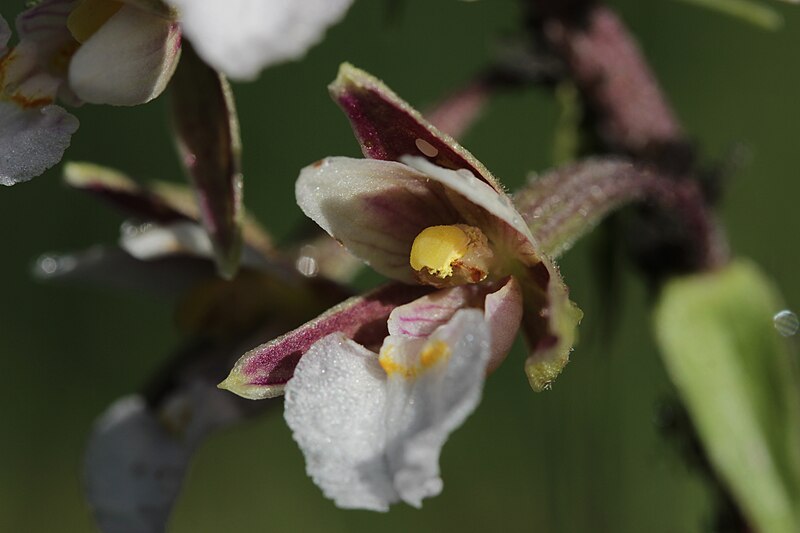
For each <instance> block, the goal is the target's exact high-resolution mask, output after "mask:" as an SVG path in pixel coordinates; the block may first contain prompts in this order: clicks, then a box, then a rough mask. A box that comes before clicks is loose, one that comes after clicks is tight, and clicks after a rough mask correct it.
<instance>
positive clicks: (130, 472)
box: [85, 384, 240, 533]
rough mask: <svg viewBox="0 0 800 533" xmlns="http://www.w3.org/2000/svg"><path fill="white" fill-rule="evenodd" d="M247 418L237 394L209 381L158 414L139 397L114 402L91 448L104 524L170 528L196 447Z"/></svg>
mask: <svg viewBox="0 0 800 533" xmlns="http://www.w3.org/2000/svg"><path fill="white" fill-rule="evenodd" d="M239 417H240V414H239V412H238V411H237V410H236V408H235V407H234V405H233V404H232V402H231V401H230V399H229V397H227V396H226V395H225V394H224V393H222V392H221V391H219V390H216V389H215V388H214V387H212V386H211V385H207V384H204V385H200V384H195V386H194V387H189V390H184V391H183V393H182V394H180V395H178V396H176V397H174V398H172V399H171V402H170V404H169V405H168V406H166V407H165V408H164V410H163V411H162V412H160V413H158V414H155V413H153V412H152V411H151V410H149V409H148V407H147V406H146V404H145V402H144V399H143V398H141V397H139V396H128V397H125V398H121V399H120V400H118V401H116V402H115V403H114V404H112V405H111V407H109V409H108V410H107V411H106V412H105V413H104V414H103V415H102V416H101V417H100V418H99V419H98V421H97V423H96V424H95V426H94V429H93V430H92V434H91V436H90V438H89V443H88V447H87V450H86V464H85V483H86V493H87V498H88V500H89V504H90V505H91V507H92V510H93V512H94V516H95V520H96V521H97V523H98V526H99V527H100V529H101V530H102V531H103V532H104V533H159V532H162V531H164V530H165V527H166V522H167V519H168V518H169V514H170V511H171V509H172V506H173V504H174V502H175V499H176V498H177V496H178V493H179V490H180V486H181V483H182V481H183V477H184V474H185V473H186V468H187V467H188V465H189V461H190V459H191V457H192V454H193V453H194V450H195V449H196V448H197V446H198V445H199V444H200V443H201V442H202V441H203V439H204V438H205V437H206V436H207V435H208V433H210V432H211V431H212V430H214V429H215V428H217V427H219V426H221V425H226V424H229V423H232V422H235V421H236V420H238V419H239Z"/></svg>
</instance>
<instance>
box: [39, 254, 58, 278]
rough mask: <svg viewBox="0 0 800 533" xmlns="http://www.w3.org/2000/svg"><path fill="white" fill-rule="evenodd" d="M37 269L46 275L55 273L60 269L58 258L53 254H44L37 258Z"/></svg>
mask: <svg viewBox="0 0 800 533" xmlns="http://www.w3.org/2000/svg"><path fill="white" fill-rule="evenodd" d="M36 269H37V270H38V272H39V273H40V274H42V275H45V276H50V275H52V274H55V272H56V270H58V259H56V258H55V257H53V256H52V255H43V256H42V257H40V258H39V259H37V260H36Z"/></svg>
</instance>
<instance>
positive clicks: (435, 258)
mask: <svg viewBox="0 0 800 533" xmlns="http://www.w3.org/2000/svg"><path fill="white" fill-rule="evenodd" d="M468 247H469V236H467V234H466V233H465V232H464V230H462V229H461V228H459V227H457V226H431V227H429V228H425V229H424V230H422V231H421V232H420V233H419V235H417V237H416V238H415V239H414V243H413V244H412V245H411V257H410V261H409V262H410V263H411V268H413V269H414V270H416V271H420V270H422V269H423V268H427V269H428V270H429V271H430V272H431V273H432V274H434V275H435V276H437V277H439V278H441V279H445V278H447V277H450V276H452V275H453V263H454V262H455V261H458V260H459V259H461V258H462V257H464V254H466V253H467V249H468Z"/></svg>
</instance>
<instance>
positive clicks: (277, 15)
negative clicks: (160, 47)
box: [167, 0, 352, 80]
mask: <svg viewBox="0 0 800 533" xmlns="http://www.w3.org/2000/svg"><path fill="white" fill-rule="evenodd" d="M167 2H168V3H169V4H171V5H173V6H174V7H176V8H178V10H179V12H180V20H181V25H182V27H183V31H184V33H185V34H186V36H187V37H188V38H189V40H190V41H191V42H192V44H193V45H194V47H195V49H196V50H197V53H198V54H199V55H200V56H201V57H202V58H203V59H204V60H205V61H206V62H207V63H208V64H210V65H211V66H213V67H215V68H216V69H217V70H220V71H222V72H224V73H225V74H227V75H228V76H230V77H231V78H234V79H240V80H245V79H253V78H255V77H256V76H257V75H258V73H259V72H260V71H261V69H263V68H264V67H268V66H270V65H273V64H276V63H280V62H282V61H286V60H290V59H297V58H299V57H302V56H303V55H304V54H305V52H306V50H308V49H309V48H310V47H311V46H312V45H314V44H316V43H317V42H318V41H320V40H321V39H322V36H323V34H324V33H325V30H326V29H327V28H328V26H330V25H332V24H334V23H336V22H337V21H338V20H339V19H341V18H342V17H343V16H344V13H345V11H347V8H348V7H349V6H350V4H351V3H352V0H269V1H265V0H225V1H219V0H167Z"/></svg>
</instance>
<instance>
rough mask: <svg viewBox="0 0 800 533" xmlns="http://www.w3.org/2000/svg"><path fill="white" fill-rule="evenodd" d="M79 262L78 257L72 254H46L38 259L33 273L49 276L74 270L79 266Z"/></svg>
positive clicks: (41, 276) (39, 275) (42, 276)
mask: <svg viewBox="0 0 800 533" xmlns="http://www.w3.org/2000/svg"><path fill="white" fill-rule="evenodd" d="M77 263H78V261H77V259H75V257H72V256H68V255H65V256H58V255H52V254H44V255H41V256H40V257H39V258H38V259H37V260H36V264H35V266H34V267H33V273H34V275H35V276H37V277H39V278H49V277H52V276H56V275H58V274H63V273H65V272H67V271H69V270H72V269H73V268H75V267H76V266H77Z"/></svg>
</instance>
